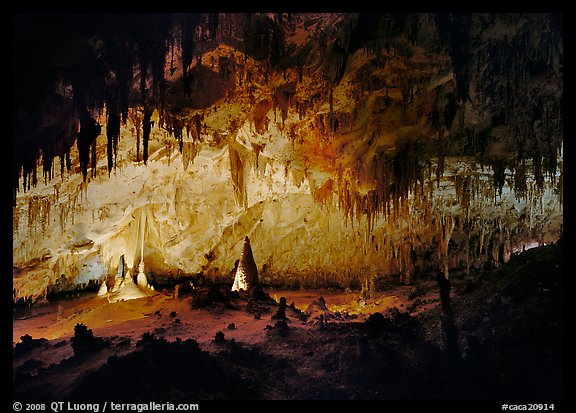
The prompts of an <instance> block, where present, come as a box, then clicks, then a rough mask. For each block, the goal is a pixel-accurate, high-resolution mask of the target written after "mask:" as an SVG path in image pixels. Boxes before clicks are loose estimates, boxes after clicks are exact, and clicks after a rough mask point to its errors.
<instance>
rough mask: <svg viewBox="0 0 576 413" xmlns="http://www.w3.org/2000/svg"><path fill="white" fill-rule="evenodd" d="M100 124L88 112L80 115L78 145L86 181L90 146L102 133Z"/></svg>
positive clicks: (81, 166)
mask: <svg viewBox="0 0 576 413" xmlns="http://www.w3.org/2000/svg"><path fill="white" fill-rule="evenodd" d="M100 130H101V128H100V125H99V124H98V123H97V122H96V121H95V120H94V118H92V116H91V115H90V114H88V113H83V114H82V115H81V117H80V132H78V138H77V140H76V145H77V146H78V154H79V158H80V168H81V169H82V176H83V178H84V182H86V176H87V175H88V163H89V162H90V146H91V145H92V142H94V141H95V140H96V138H97V137H98V135H100Z"/></svg>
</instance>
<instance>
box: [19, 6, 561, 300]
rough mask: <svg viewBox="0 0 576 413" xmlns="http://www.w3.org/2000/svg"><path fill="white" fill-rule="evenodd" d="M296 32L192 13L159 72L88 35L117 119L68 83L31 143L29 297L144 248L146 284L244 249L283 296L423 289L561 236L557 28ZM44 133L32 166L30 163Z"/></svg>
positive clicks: (414, 23) (213, 264) (330, 21)
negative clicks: (388, 280) (398, 284)
mask: <svg viewBox="0 0 576 413" xmlns="http://www.w3.org/2000/svg"><path fill="white" fill-rule="evenodd" d="M195 19H196V20H195ZM211 19H212V20H211ZM287 19H288V18H287V17H286V16H281V17H279V16H278V15H262V16H252V17H251V18H248V17H246V16H244V17H242V16H239V15H222V14H220V15H218V19H217V20H216V22H215V21H214V16H212V15H210V16H208V17H207V16H204V17H202V16H200V15H198V16H195V17H194V16H193V17H190V16H187V17H182V16H179V19H177V20H178V21H179V24H180V26H179V27H180V30H175V31H174V32H173V33H172V32H171V33H172V34H171V35H170V36H167V39H172V40H170V41H168V42H167V43H163V47H164V49H162V48H160V49H161V50H160V51H157V53H158V54H157V55H156V57H158V56H159V55H161V56H162V59H159V61H156V60H154V59H152V60H150V61H147V60H146V59H144V58H142V57H140V59H139V60H138V58H137V56H136V57H134V56H132V58H134V61H130V56H128V57H126V60H127V62H126V61H125V60H118V59H117V56H116V54H115V53H116V52H117V51H116V50H115V47H117V45H116V46H114V43H113V42H111V41H106V38H104V35H102V36H103V39H104V40H101V41H100V42H98V41H96V40H95V39H93V38H92V40H91V41H92V43H91V46H90V47H91V49H90V50H89V51H90V52H91V53H93V55H94V56H95V57H92V55H91V57H90V59H92V58H95V59H96V61H97V62H101V61H102V60H104V61H106V59H109V60H110V62H112V63H114V64H115V65H111V64H109V65H108V66H106V67H107V68H109V69H110V68H111V69H110V72H109V74H108V75H107V76H105V78H104V80H103V82H104V83H103V85H101V86H102V87H103V90H104V91H106V92H107V93H108V94H104V95H105V96H104V97H102V96H100V97H101V100H102V102H101V104H100V105H93V106H92V107H91V106H90V104H87V103H86V102H87V100H85V101H84V102H83V104H82V105H81V110H78V108H77V107H76V109H74V107H75V105H76V106H77V105H78V103H77V101H78V100H79V99H78V97H79V96H80V97H83V98H84V97H89V96H91V97H93V98H94V94H93V93H92V94H91V93H89V90H92V89H89V88H87V87H86V84H87V83H88V84H89V85H90V87H93V88H96V90H98V89H97V86H94V85H93V84H92V83H89V82H87V81H86V82H85V79H84V80H83V79H76V78H74V77H72V80H70V85H69V86H65V84H64V83H63V82H62V81H60V82H59V83H56V86H55V96H56V97H57V98H58V99H60V103H59V104H55V103H53V102H52V107H53V108H56V109H53V110H51V111H49V112H50V114H51V116H47V117H46V118H45V120H44V122H43V123H42V124H41V125H36V127H37V130H36V131H32V132H31V131H29V130H25V128H24V127H23V125H24V122H23V121H22V122H21V123H18V122H17V127H16V128H15V135H14V139H15V140H16V139H20V140H19V141H18V142H19V143H18V145H16V153H17V154H18V153H19V152H18V151H19V150H20V151H22V153H25V154H26V156H22V157H17V158H16V166H17V171H16V172H17V181H16V182H17V185H16V187H15V194H16V195H15V207H14V209H13V211H14V219H13V224H14V229H13V234H14V245H13V261H14V277H13V280H14V300H15V301H17V300H18V299H31V300H37V299H39V298H42V297H46V295H47V294H48V293H49V292H50V291H59V290H67V289H73V288H75V287H78V286H81V285H82V284H83V283H86V282H88V281H89V280H90V279H93V280H98V279H103V278H105V277H106V276H108V274H114V273H115V272H116V267H117V265H118V262H119V260H120V256H121V255H124V256H125V259H126V262H127V265H128V267H130V268H136V267H137V265H138V262H139V261H140V259H141V251H142V250H143V252H144V262H145V264H146V270H147V271H148V272H153V273H155V274H161V275H168V276H172V275H180V274H197V273H203V274H204V275H206V276H209V277H211V278H216V277H224V278H226V277H227V279H229V281H230V283H231V282H232V279H233V277H232V276H231V275H230V271H231V270H232V268H233V267H234V261H235V260H236V259H238V258H239V256H240V251H241V248H242V241H243V238H244V236H246V235H248V236H249V237H250V239H251V244H252V249H253V251H254V258H255V260H256V263H257V265H258V267H259V269H260V271H261V278H262V280H263V282H264V283H265V284H268V285H277V286H305V287H314V286H330V285H334V286H339V287H349V286H360V285H367V284H369V282H370V280H374V278H375V277H388V276H390V277H397V278H398V279H400V280H401V281H403V282H406V283H408V282H413V281H414V280H415V279H417V278H418V277H419V276H424V275H426V274H428V273H430V272H435V271H444V272H445V273H446V274H448V273H449V272H450V271H453V270H463V271H469V270H474V269H475V268H482V267H484V266H494V265H498V264H499V263H500V262H502V261H503V260H505V259H507V257H509V255H510V253H512V252H517V251H519V250H521V249H522V248H523V246H525V245H534V244H535V243H550V242H555V241H556V240H557V239H558V238H559V236H560V233H561V224H562V188H563V176H562V159H563V156H562V111H561V96H562V82H561V74H562V44H561V38H560V37H559V36H558V33H557V30H558V27H556V25H557V24H558V22H557V20H556V19H557V18H556V17H555V16H546V15H544V16H531V15H527V16H500V15H498V16H494V15H472V17H469V16H468V17H467V16H461V15H454V16H448V15H437V16H432V15H410V16H408V17H406V18H400V17H398V16H392V17H390V16H386V15H382V16H380V17H378V16H376V17H374V16H372V17H370V16H366V15H340V14H329V15H298V16H292V17H290V18H289V19H288V20H287ZM467 19H468V20H467ZM133 24H135V23H133ZM193 24H196V25H198V27H201V28H204V31H202V29H201V30H196V31H190V27H191V26H190V25H193ZM136 27H137V24H136ZM534 27H539V28H543V29H546V30H543V31H542V34H541V35H536V33H537V32H538V31H536V30H534ZM186 28H187V29H186ZM156 30H158V27H156ZM152 31H153V30H152ZM560 32H561V31H560ZM136 38H137V39H140V38H139V37H137V36H136ZM175 39H176V40H178V41H176V40H175ZM259 39H260V40H259ZM262 39H264V40H262ZM463 39H464V40H463ZM140 40H141V39H140ZM465 40H466V41H465ZM457 42H463V43H462V44H456V43H457ZM128 50H131V49H128ZM88 60H89V59H88ZM78 61H79V62H80V63H78V64H83V62H84V61H83V60H82V58H78ZM119 62H121V63H122V64H123V65H124V66H122V65H120V64H119ZM180 62H182V64H179V63H180ZM137 63H138V64H137ZM130 64H133V71H130V70H127V69H126V68H127V67H129V66H130ZM183 67H185V68H186V69H185V70H183ZM142 68H147V69H146V73H148V74H149V77H147V78H143V77H142V76H140V74H141V73H143V69H142ZM110 73H113V74H114V77H113V78H112V76H111V75H110ZM128 74H129V75H128ZM162 74H163V75H162ZM86 76H87V78H88V79H91V77H90V76H93V79H99V77H98V74H87V75H86ZM122 76H124V77H122ZM126 85H128V90H129V91H130V92H129V93H128V92H127V91H126ZM159 85H162V86H161V87H160V86H159ZM156 91H157V93H156ZM111 92H114V93H116V94H115V95H114V93H111ZM138 92H139V93H140V95H138ZM155 95H157V96H155ZM111 96H112V97H111ZM25 109H26V108H24V109H22V110H20V111H16V112H17V118H16V119H17V120H18V119H19V118H18V116H20V117H21V118H22V119H24V120H26V119H28V118H27V116H29V115H30V113H34V112H33V111H31V110H28V111H27V110H25ZM40 113H44V109H42V110H40ZM92 119H93V120H92ZM99 125H100V126H99ZM32 126H33V125H32ZM27 127H31V125H28V126H27ZM19 134H20V135H19ZM30 136H32V137H30ZM39 136H40V137H41V138H42V140H41V142H42V145H40V147H38V148H37V152H36V157H34V153H31V152H30V151H27V150H24V149H22V147H20V146H19V145H20V144H22V142H25V141H26V139H24V138H26V137H28V138H27V139H30V140H31V142H36V140H39V139H40V138H39ZM31 148H32V146H31ZM58 161H59V162H58ZM40 174H43V175H42V178H39V177H40V176H41V175H40ZM34 180H36V181H37V182H36V183H35V182H34ZM31 181H32V185H30V184H31ZM34 183H35V184H34ZM142 226H143V228H144V231H141V228H142Z"/></svg>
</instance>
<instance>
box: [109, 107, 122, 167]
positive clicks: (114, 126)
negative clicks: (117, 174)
mask: <svg viewBox="0 0 576 413" xmlns="http://www.w3.org/2000/svg"><path fill="white" fill-rule="evenodd" d="M107 114H108V122H107V124H106V138H107V154H108V176H110V173H111V172H112V167H113V166H114V168H116V158H117V153H118V139H119V137H120V115H119V114H118V113H116V112H115V109H114V106H113V105H110V106H109V107H108V110H107Z"/></svg>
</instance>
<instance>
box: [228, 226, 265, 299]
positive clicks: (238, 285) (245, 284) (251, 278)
mask: <svg viewBox="0 0 576 413" xmlns="http://www.w3.org/2000/svg"><path fill="white" fill-rule="evenodd" d="M259 287H260V281H259V279H258V268H257V267H256V262H255V261H254V257H253V256H252V248H251V247H250V239H249V238H248V237H244V246H243V248H242V255H240V261H239V263H238V268H237V269H236V275H235V277H234V284H233V285H232V291H240V290H243V291H252V290H255V289H257V288H259Z"/></svg>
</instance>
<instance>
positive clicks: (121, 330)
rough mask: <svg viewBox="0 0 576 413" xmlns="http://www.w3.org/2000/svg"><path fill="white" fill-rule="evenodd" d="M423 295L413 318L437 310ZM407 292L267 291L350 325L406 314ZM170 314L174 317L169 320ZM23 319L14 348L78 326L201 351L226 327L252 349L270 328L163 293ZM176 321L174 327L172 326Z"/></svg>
mask: <svg viewBox="0 0 576 413" xmlns="http://www.w3.org/2000/svg"><path fill="white" fill-rule="evenodd" d="M424 287H427V292H426V293H425V295H424V296H423V299H424V300H426V299H427V298H428V299H429V301H430V303H425V304H423V305H422V306H419V307H418V308H416V309H415V311H413V313H412V314H418V313H419V312H422V311H425V310H427V309H429V308H431V307H434V306H436V305H438V303H437V301H434V299H435V298H437V297H438V291H437V288H436V286H435V285H434V284H433V283H432V282H428V283H426V284H425V285H424ZM413 288H414V287H412V286H392V287H390V288H389V289H388V290H386V291H381V292H375V293H373V294H372V295H371V297H370V298H362V296H361V294H360V293H359V292H330V291H327V290H320V289H316V290H278V289H271V290H267V292H268V294H269V295H270V297H272V298H273V299H274V300H275V301H279V299H280V297H286V301H287V303H288V304H290V303H292V302H293V303H294V305H295V307H296V308H298V309H300V310H302V311H306V309H307V307H308V305H310V304H311V303H312V302H313V301H314V300H317V299H318V298H319V297H324V299H325V301H326V305H327V307H328V309H329V310H330V311H332V312H341V313H343V314H346V313H347V314H350V316H351V317H350V318H348V320H350V319H354V320H357V321H363V320H364V319H365V318H366V317H368V316H369V315H370V314H372V313H374V312H385V311H386V310H388V309H390V308H393V307H396V308H399V309H403V308H407V307H408V306H409V305H410V303H411V302H412V301H413V300H410V299H409V298H408V296H409V294H410V291H411V290H412V289H413ZM172 312H175V313H176V315H175V316H173V317H170V314H171V313H172ZM23 313H24V314H19V315H18V316H17V317H15V319H14V322H13V330H12V341H13V344H16V343H17V342H19V341H20V337H21V336H23V335H25V334H29V335H30V336H32V337H33V338H46V339H48V340H63V339H69V338H70V337H71V336H72V335H73V334H74V325H76V324H77V323H83V324H85V325H87V326H88V327H90V328H91V329H92V330H93V331H94V334H95V336H101V337H108V336H123V337H130V338H131V339H134V340H137V339H139V338H140V337H141V336H142V334H143V333H144V332H149V331H154V330H155V329H163V332H162V335H163V336H164V337H166V339H168V340H174V339H175V338H176V337H180V338H181V339H187V338H194V339H195V340H196V341H198V343H199V344H200V345H201V346H202V347H203V348H204V346H207V347H206V349H209V347H210V346H209V343H210V341H211V340H212V339H213V338H214V334H215V333H216V332H217V331H219V330H222V331H225V330H227V327H228V325H229V324H230V323H234V324H235V325H236V327H237V328H236V329H235V330H227V332H226V337H228V336H229V337H230V338H234V339H235V340H237V341H240V342H245V343H247V344H257V343H259V342H261V341H262V340H263V339H264V338H265V331H264V329H265V327H266V325H267V324H270V316H271V315H272V314H270V315H268V316H267V317H266V316H264V317H262V319H260V320H255V319H254V317H253V316H252V315H251V314H248V313H246V311H244V309H237V310H234V309H222V308H220V309H216V310H212V309H197V308H191V306H190V304H189V302H188V300H186V297H184V298H180V299H179V298H173V297H171V296H169V295H166V294H164V293H157V294H155V295H154V296H152V297H148V298H139V299H134V300H126V301H120V302H116V303H110V302H108V301H107V299H106V297H98V296H97V295H96V293H83V294H78V295H77V296H76V297H74V298H70V299H60V300H57V301H53V302H51V303H48V304H44V305H41V306H38V307H32V308H31V309H28V310H27V311H25V312H23ZM176 319H178V320H180V322H178V323H177V324H175V323H174V321H175V320H176ZM291 321H292V322H293V323H295V325H294V326H296V325H297V326H298V327H299V328H304V329H305V328H307V326H309V324H308V323H306V322H304V321H300V320H298V319H294V320H291Z"/></svg>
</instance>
